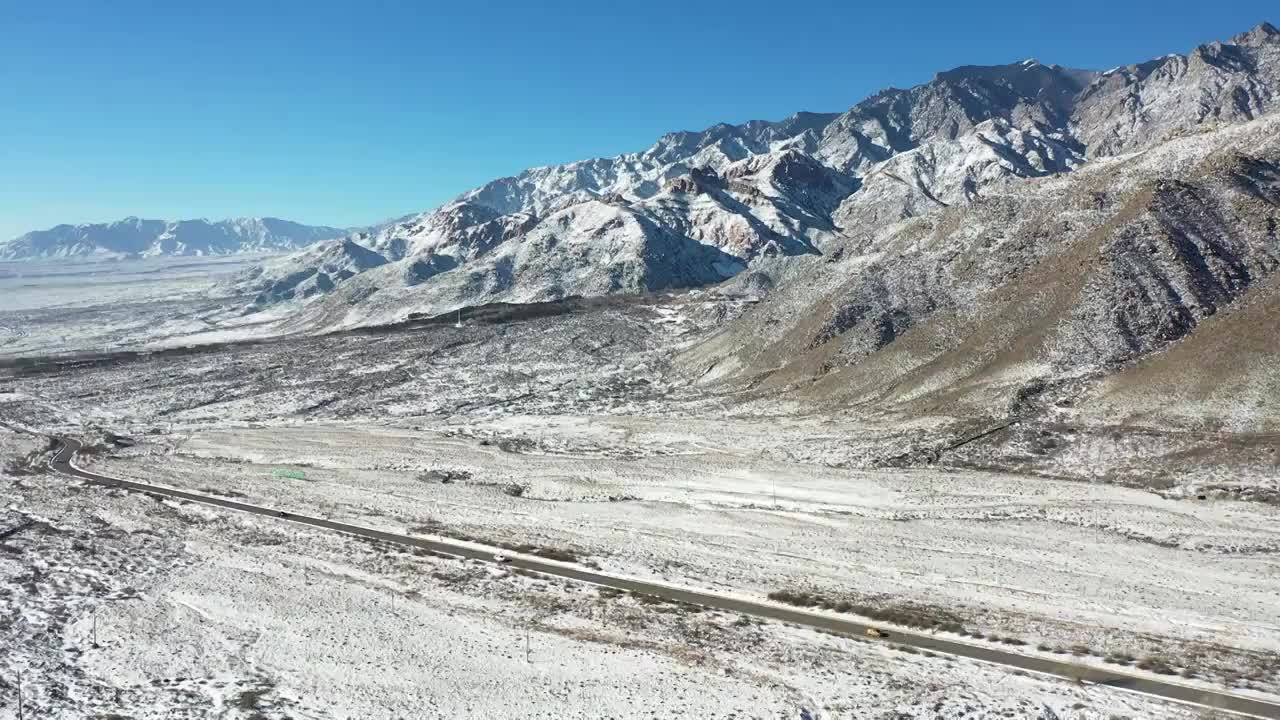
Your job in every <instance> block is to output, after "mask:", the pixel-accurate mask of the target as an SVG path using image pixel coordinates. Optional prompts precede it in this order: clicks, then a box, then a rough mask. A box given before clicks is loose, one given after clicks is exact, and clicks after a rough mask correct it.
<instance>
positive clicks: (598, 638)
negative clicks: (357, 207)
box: [0, 274, 1280, 720]
mask: <svg viewBox="0 0 1280 720" xmlns="http://www.w3.org/2000/svg"><path fill="white" fill-rule="evenodd" d="M166 277H169V280H164V281H163V282H161V281H160V280H157V283H158V284H157V285H154V286H153V287H152V290H148V291H147V292H152V291H153V290H154V292H153V293H152V294H153V296H154V297H151V299H147V298H142V299H139V300H138V301H137V302H136V303H121V304H120V307H119V308H117V309H115V310H112V309H111V308H110V307H108V305H110V304H111V303H113V302H115V296H110V295H108V296H107V298H108V300H107V302H105V304H103V303H99V304H94V301H92V300H91V299H89V298H90V297H91V295H92V288H91V287H88V286H86V287H81V288H79V289H78V290H77V292H79V293H80V294H81V296H83V298H85V300H84V304H83V307H82V306H81V305H78V304H77V303H78V302H79V301H77V303H69V304H63V305H60V306H58V307H53V308H50V307H45V306H42V305H41V303H42V302H43V301H42V300H40V298H39V296H38V293H36V292H35V290H29V292H30V293H34V294H29V295H25V296H23V297H27V298H28V300H26V301H24V302H29V307H28V306H24V307H23V308H20V309H16V310H12V311H11V312H9V313H7V314H6V313H4V312H0V320H5V319H8V320H12V319H13V318H14V317H16V316H18V315H24V316H30V317H32V318H36V319H38V321H39V322H38V323H36V324H35V325H32V326H31V327H35V328H36V329H37V332H35V333H29V334H26V335H21V336H20V335H18V334H10V335H9V336H7V338H8V340H9V343H10V344H9V346H8V348H9V349H10V350H12V351H13V352H12V354H15V355H24V354H28V353H27V351H28V350H30V348H32V347H44V346H45V345H44V343H48V342H51V341H50V340H49V338H50V337H51V335H49V333H51V332H53V333H56V332H57V329H58V328H59V327H60V325H59V318H60V317H70V318H71V320H72V324H71V325H70V326H69V327H73V328H74V327H81V326H80V325H77V323H85V324H84V326H83V327H84V328H86V330H85V334H84V336H83V337H87V338H89V339H90V340H92V342H91V343H90V345H93V344H94V343H97V342H99V340H101V341H102V342H103V343H105V344H109V345H112V346H113V347H116V346H119V345H121V344H126V343H127V344H131V346H132V347H141V346H148V347H158V346H172V345H174V344H175V343H177V344H180V343H181V342H185V340H183V338H187V337H189V336H188V335H187V333H189V332H197V331H198V328H197V327H195V326H194V325H193V326H192V327H190V328H188V327H186V326H185V325H184V326H183V327H182V328H180V329H179V330H177V331H175V330H174V327H176V326H174V327H171V326H168V325H164V324H159V325H155V326H154V327H149V324H154V323H152V320H154V319H155V318H156V317H159V316H161V315H164V313H165V312H166V311H165V310H164V309H163V307H162V306H160V305H156V304H155V303H154V302H153V301H154V299H155V297H159V296H160V294H162V291H163V292H167V290H163V288H179V287H180V286H181V282H179V280H180V279H181V277H180V274H179V277H177V278H174V277H170V276H166ZM157 288H159V289H157ZM175 291H176V290H175ZM184 292H185V291H184ZM179 294H181V293H179ZM149 297H150V296H149ZM173 303H174V304H175V306H180V307H187V308H194V309H193V310H192V312H193V313H195V316H199V315H200V313H202V312H204V311H203V310H199V309H198V308H200V307H203V306H201V305H200V304H199V302H197V301H195V300H192V299H191V298H190V297H189V296H183V297H178V296H175V297H174V299H173ZM151 305H155V307H154V308H153V309H152V310H143V309H140V308H146V307H149V306H151ZM85 308H88V309H89V310H86V309H85ZM740 310H741V303H740V302H739V301H737V300H734V299H732V298H724V297H718V296H716V295H715V294H714V293H708V292H693V293H684V294H677V295H673V296H668V297H663V298H659V299H656V300H652V301H646V302H637V303H634V304H626V303H622V304H616V305H609V306H605V307H601V308H597V309H595V310H592V311H590V312H579V311H576V310H575V311H573V312H566V313H565V314H564V315H561V316H553V317H548V318H541V319H536V320H528V321H519V322H493V323H472V324H467V325H466V326H464V327H462V328H455V327H453V326H452V324H450V325H448V326H432V327H421V328H415V329H409V330H397V331H371V332H364V333H349V334H343V335H333V336H327V337H293V338H289V339H286V340H280V341H273V342H265V343H256V344H241V345H235V344H228V345H214V346H209V347H206V348H199V349H176V350H169V351H165V352H158V353H152V354H127V353H126V354H121V353H108V354H104V355H99V356H81V357H77V358H72V359H53V360H50V359H39V358H28V359H24V360H22V361H12V362H8V363H7V364H5V365H4V367H3V368H0V500H2V501H3V502H0V507H2V508H3V510H0V648H2V651H0V720H9V718H16V717H18V716H17V698H18V688H19V682H20V683H21V687H22V695H23V699H24V712H25V713H26V715H25V717H24V720H25V718H30V717H40V718H44V717H53V718H83V717H104V718H105V717H115V718H184V717H185V718H285V717H288V718H353V719H354V718H384V717H385V718H435V717H509V718H523V717H548V718H552V717H554V718H560V717H584V718H585V717H591V718H596V717H618V718H624V717H625V718H633V717H634V718H640V717H644V718H653V717H663V718H665V717H706V718H720V717H726V718H727V717H737V718H751V717H761V718H774V717H778V718H782V717H790V718H799V717H811V718H894V719H900V718H921V719H923V718H993V717H1014V718H1044V719H1045V720H1048V718H1055V717H1056V718H1108V719H1109V718H1119V717H1125V718H1131V719H1136V718H1153V719H1155V718H1177V717H1200V716H1201V715H1202V710H1198V709H1187V708H1183V707H1179V706H1176V705H1172V704H1168V703H1164V702H1160V701H1156V700H1154V699H1151V698H1147V697H1144V696H1139V695H1133V694H1127V693H1124V692H1121V691H1118V690H1115V689H1110V688H1103V687H1098V686H1092V685H1087V686H1082V685H1077V684H1073V683H1071V682H1069V681H1063V680H1056V679H1050V678H1041V677H1032V676H1028V675H1025V674H1021V673H1019V672H1015V671H1012V670H1009V669H1006V668H999V667H994V666H988V665H983V664H981V663H977V662H972V661H966V660H956V659H948V658H944V657H936V656H927V655H925V654H921V653H918V652H905V651H902V650H897V649H894V648H893V647H891V646H889V645H886V644H883V643H880V644H872V643H867V642H861V641H859V640H857V639H850V638H840V637H835V636H831V635H825V634H821V633H818V632H813V631H808V630H801V629H797V628H794V627H789V626H786V625H783V624H779V623H774V622H770V623H764V624H761V623H759V622H757V621H750V620H744V619H742V618H738V617H734V616H727V615H721V614H717V613H714V612H708V611H698V610H697V609H695V608H690V607H685V606H677V605H670V604H658V605H654V604H650V603H647V602H645V601H644V599H642V598H635V597H631V596H627V595H623V596H614V595H613V594H612V593H609V592H601V591H599V590H597V589H596V588H593V587H590V586H586V585H579V584H575V583H569V584H565V583H563V582H561V581H554V582H552V581H548V580H547V579H545V578H539V577H534V576H526V575H522V574H519V573H516V572H512V571H511V570H509V569H506V568H497V567H492V566H486V565H482V564H476V563H470V562H464V561H460V560H455V559H447V558H441V557H434V556H430V555H427V554H415V553H411V552H406V551H405V550H404V549H403V548H396V547H389V546H379V545H376V544H369V543H365V542H360V541H356V540H353V539H351V538H346V537H343V536H339V535H335V534H329V533H325V532H322V531H319V530H313V529H306V528H300V527H297V526H294V525H292V524H288V523H283V522H277V521H272V520H271V519H267V518H256V517H246V516H241V515H237V514H234V513H228V512H223V511H215V510H212V509H206V508H201V507H198V506H194V505H182V504H177V503H174V502H168V501H166V502H158V501H156V500H153V499H149V498H146V497H141V496H138V495H131V494H125V493H122V492H119V491H110V490H104V489H101V488H96V487H90V486H83V485H80V484H79V483H78V482H76V481H71V480H69V479H66V478H61V477H58V476H54V475H52V474H49V473H47V472H41V471H40V465H41V456H40V452H41V450H42V449H43V447H44V446H43V444H42V442H41V441H40V440H39V439H38V438H37V437H35V436H33V435H31V434H27V433H20V432H14V431H12V430H10V429H7V428H6V426H7V427H21V428H26V429H28V430H30V431H33V432H36V433H49V434H62V435H71V436H75V437H77V438H79V439H81V440H82V441H84V442H85V444H86V446H87V449H88V452H87V453H86V454H85V455H84V456H83V457H82V459H81V460H80V461H79V462H80V463H81V464H83V465H86V466H87V467H90V468H92V469H94V470H96V471H99V472H102V473H104V474H107V475H111V476H114V477H120V478H133V479H137V480H141V481H144V482H147V483H152V484H160V485H168V486H172V487H176V488H183V489H187V490H192V491H197V492H201V493H206V494H215V495H221V496H224V497H233V498H237V499H242V500H245V501H246V502H254V503H258V504H262V505H267V506H272V507H279V508H281V509H287V510H291V511H294V512H299V513H305V514H309V515H314V516H324V517H328V518H331V519H335V520H342V521H346V522H350V523H353V524H358V525H363V526H367V527H372V528H379V529H386V530H392V531H395V532H397V533H410V534H421V535H440V536H448V537H453V538H470V539H473V540H475V541H480V542H485V543H490V544H500V545H505V546H527V547H532V548H536V549H537V550H538V551H539V552H543V553H549V554H553V555H555V556H557V557H563V558H568V559H571V560H572V561H574V562H578V563H582V564H584V565H591V566H598V567H600V568H601V569H604V570H607V571H611V572H616V573H622V574H628V575H634V576H640V577H648V578H660V579H664V580H666V581H670V582H674V583H679V584H683V585H689V586H693V587H697V588H704V589H711V590H715V591H717V592H721V593H734V594H741V595H745V596H750V597H753V598H764V597H766V596H767V595H768V594H770V593H775V594H776V593H779V592H784V593H791V594H793V595H795V594H800V593H809V594H811V595H814V596H820V597H822V598H824V599H827V600H829V601H830V602H832V603H847V608H850V609H853V610H855V611H857V612H871V613H875V614H876V615H878V616H879V618H878V619H881V620H882V621H883V622H885V623H888V624H889V625H890V626H891V625H892V624H893V623H894V622H897V621H901V622H919V621H921V619H924V620H926V621H931V622H935V623H937V626H936V627H935V631H937V632H940V633H945V634H948V635H949V636H952V637H955V638H958V639H963V640H964V641H966V642H971V643H976V644H986V645H998V646H999V647H1001V648H1005V649H1014V650H1016V651H1018V652H1024V653H1027V654H1030V655H1044V656H1048V657H1053V658H1056V659H1059V660H1061V659H1071V660H1074V661H1076V662H1079V663H1086V664H1097V665H1104V664H1106V665H1109V666H1110V667H1122V666H1123V667H1125V668H1126V671H1128V672H1133V673H1138V674H1142V673H1148V674H1150V673H1153V672H1155V671H1156V670H1164V671H1165V672H1169V673H1172V675H1162V676H1161V677H1164V678H1165V679H1169V680H1173V681H1175V682H1180V683H1184V684H1188V685H1192V686H1199V687H1206V688H1215V689H1217V690H1223V689H1227V688H1230V689H1231V691H1233V692H1237V693H1241V694H1252V695H1268V696H1273V697H1274V695H1275V694H1278V693H1280V676H1277V671H1278V670H1280V623H1278V622H1277V621H1276V618H1277V617H1280V552H1278V551H1280V523H1278V522H1277V520H1278V519H1280V518H1278V517H1277V515H1280V505H1277V504H1275V503H1268V502H1258V501H1244V500H1240V499H1234V498H1233V497H1231V496H1229V495H1214V494H1206V495H1205V496H1204V498H1203V499H1200V497H1199V495H1198V494H1197V493H1198V490H1197V486H1196V484H1195V483H1194V482H1191V481H1187V482H1184V483H1182V484H1180V485H1176V486H1175V487H1173V488H1170V487H1168V486H1167V484H1165V485H1164V486H1162V487H1159V488H1144V487H1141V485H1140V484H1138V485H1137V486H1120V485H1117V484H1108V483H1107V482H1104V481H1103V480H1105V478H1104V477H1102V476H1099V479H1098V480H1097V481H1093V482H1087V481H1082V480H1068V479H1060V478H1053V477H1046V476H1043V475H1031V474H1024V473H1020V472H1011V471H990V472H986V471H978V470H975V469H971V468H964V467H951V468H948V467H921V468H897V467H887V466H886V465H885V463H884V462H883V460H884V458H886V457H892V456H894V455H897V454H899V453H901V452H902V451H903V450H904V449H908V448H909V447H910V446H911V444H912V443H915V442H918V441H919V439H920V438H921V437H927V436H930V435H932V434H940V433H943V432H946V431H948V430H947V428H948V427H949V426H950V425H949V424H950V423H951V422H952V419H949V418H937V419H930V418H921V419H918V420H916V421H914V422H912V423H910V424H893V423H891V422H887V421H885V419H884V418H868V417H861V416H856V415H853V414H849V413H831V414H817V413H804V412H796V411H795V409H794V408H778V407H771V406H770V405H769V404H768V402H767V400H766V399H762V398H759V397H749V398H743V397H734V396H729V395H717V394H714V393H708V392H706V391H705V390H703V389H701V388H699V387H698V386H696V385H693V384H691V383H690V382H689V380H688V378H686V377H682V376H681V375H680V373H679V372H678V371H677V370H678V369H677V368H675V367H674V366H673V363H672V358H673V357H674V356H675V355H676V354H677V353H679V352H680V351H681V350H682V349H684V348H687V347H689V346H690V344H691V343H694V342H697V341H698V340H699V339H700V338H704V337H706V336H707V334H708V333H709V332H712V331H713V330H714V328H716V327H717V326H718V325H719V324H721V323H723V322H724V320H725V319H726V318H731V317H732V316H733V315H734V314H735V313H736V312H739V311H740ZM147 312H154V313H158V314H152V315H148V314H146V313H147ZM209 312H212V310H209ZM86 313H87V314H86ZM113 313H114V314H113ZM99 318H115V321H114V324H112V323H107V324H106V325H104V326H103V327H111V328H115V330H110V331H108V332H106V333H105V334H102V335H99V334H96V331H94V330H93V328H94V327H96V326H97V323H98V320H99ZM149 318H150V319H149ZM196 323H197V324H200V321H198V320H197V321H196ZM10 324H13V323H10ZM126 326H127V328H126ZM121 328H126V329H125V330H121ZM121 333H123V334H121ZM72 334H73V335H74V333H72ZM0 339H3V338H0ZM74 340H75V338H74V337H72V338H70V339H68V341H67V345H66V346H65V347H63V346H58V347H60V348H62V349H70V348H78V349H81V350H83V349H86V348H87V347H89V346H85V345H77V344H75V342H73V341H74ZM55 345H56V343H55ZM50 347H52V346H50ZM784 410H788V412H784ZM1079 435H1080V436H1081V437H1083V436H1085V433H1083V432H1082V433H1080V434H1079ZM1219 471H1220V470H1215V472H1219ZM1259 477H1260V478H1261V479H1256V480H1254V481H1253V482H1254V483H1255V486H1257V487H1263V488H1264V489H1266V488H1270V489H1272V490H1274V489H1275V479H1274V478H1268V477H1265V476H1259ZM1263 496H1264V495H1261V494H1259V495H1256V497H1263ZM95 618H96V620H95ZM95 622H96V626H97V646H96V647H95V646H94V640H93V632H94V625H95ZM960 631H963V632H964V636H963V637H961V636H960V635H959V632H960ZM526 636H527V638H528V640H527V651H526Z"/></svg>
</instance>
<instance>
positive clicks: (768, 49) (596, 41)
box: [0, 0, 1280, 239]
mask: <svg viewBox="0 0 1280 720" xmlns="http://www.w3.org/2000/svg"><path fill="white" fill-rule="evenodd" d="M198 5H200V7H196V6H197V3H188V2H174V3H166V2H161V0H151V1H148V2H139V1H137V0H113V1H112V2H101V1H100V0H93V1H91V2H73V1H71V0H67V1H58V0H50V1H49V2H30V1H29V0H23V1H22V2H12V1H11V0H0V97H2V98H3V102H2V103H0V140H2V142H0V239H5V238H8V237H12V236H15V235H18V234H20V233H22V232H25V231H27V230H31V229H36V228H43V227H48V226H51V225H54V224H56V223H59V222H90V221H103V220H111V219H116V218H120V217H124V216H127V215H140V216H144V217H161V218H169V219H176V218H187V217H210V218H222V217H229V216H236V215H275V216H279V217H285V218H289V219H293V220H298V221H301V222H309V223H317V224H333V225H354V224H363V223H369V222H374V221H377V220H381V219H385V218H388V217H392V216H396V215H402V214H405V213H409V212H414V211H419V210H425V209H428V208H430V207H433V206H435V205H437V204H439V203H441V202H443V201H445V200H447V199H449V198H451V197H453V196H454V195H456V194H458V193H460V192H462V191H464V190H466V189H468V188H470V187H472V186H475V185H478V184H480V183H482V182H484V181H486V180H488V179H491V178H494V177H498V176H502V175H510V174H514V173H516V172H519V171H520V170H522V169H523V168H525V167H528V166H531V165H543V164H551V163H559V162H567V161H571V160H576V159H580V158H584V157H592V156H600V155H613V154H617V153H620V152H627V151H633V150H641V149H643V148H645V147H647V146H648V145H649V144H651V143H652V142H653V141H654V140H655V139H656V138H657V137H658V136H660V135H661V134H663V133H665V132H668V131H672V130H682V129H700V128H703V127H706V126H708V125H711V124H714V123H716V122H719V121H728V122H741V121H744V120H748V119H752V118H765V119H777V118H781V117H784V116H786V115H788V114H790V113H792V112H794V111H797V110H815V111H837V110H844V109H846V108H848V107H849V106H850V105H852V104H854V103H855V102H857V101H858V100H859V99H861V98H863V97H865V96H866V95H868V94H870V93H872V92H874V91H876V90H878V89H881V88H883V87H886V86H889V85H894V86H898V87H907V86H910V85H913V84H916V83H920V82H924V81H927V80H928V79H929V78H930V77H932V75H933V73H934V72H936V71H938V70H943V69H947V68H950V67H953V66H956V65H961V64H985V63H1004V62H1012V61H1014V60H1019V59H1023V58H1026V57H1036V58H1038V59H1040V60H1042V61H1044V62H1055V63H1058V64H1062V65H1071V66H1076V67H1094V68H1105V67H1112V66H1115V65H1119V64H1125V63H1129V62H1136V61H1140V60H1144V59H1147V58H1149V57H1153V56H1156V55H1162V54H1164V53H1167V52H1185V51H1187V50H1189V49H1191V48H1192V47H1194V46H1195V45H1197V44H1200V43H1202V42H1208V41H1210V40H1213V39H1225V38H1226V37H1228V36H1230V35H1232V34H1234V33H1236V32H1241V31H1244V30H1246V29H1248V28H1250V27H1252V26H1254V25H1256V24H1258V23H1259V22H1262V21H1264V20H1268V21H1271V22H1273V23H1278V24H1280V11H1278V10H1277V9H1276V5H1275V0H1265V1H1264V0H1229V1H1226V2H1204V0H1198V1H1196V2H1184V1H1183V0H1163V1H1159V2H1157V1H1155V0H1151V1H1137V0H1133V1H1127V0H1110V1H1108V2H1099V1H1095V0H1081V1H1077V2H1073V3H1043V2H1027V1H1026V0H1023V1H1022V2H1003V1H1000V0H987V1H986V2H982V3H957V2H952V1H948V2H911V1H910V0H898V1H897V2H890V3H884V2H876V3H860V2H853V1H848V2H832V3H824V2H784V1H781V0H773V1H772V2H760V1H758V0H738V1H737V2H721V1H719V0H714V1H706V2H696V0H690V1H689V2H668V1H667V0H643V1H636V2H618V3H615V2H609V1H604V2H601V1H600V0H595V1H594V2H564V1H561V0H546V1H544V2H492V3H490V2H476V1H473V2H449V3H431V2H427V1H425V0H422V1H419V2H409V1H405V2H390V1H386V0H369V1H367V2H362V3H355V2H349V1H348V2H330V1H329V0H312V1H310V2H294V1H293V0H272V1H271V2H261V1H255V2H241V1H239V0H217V1H216V2H208V3H199V4H198Z"/></svg>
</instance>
